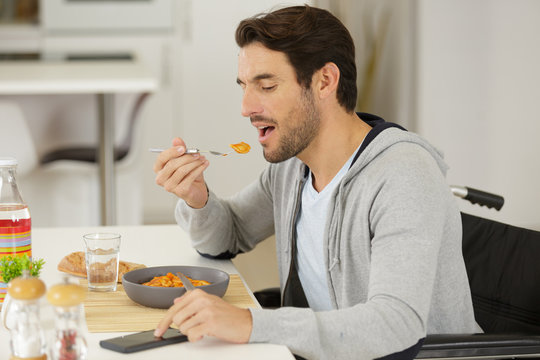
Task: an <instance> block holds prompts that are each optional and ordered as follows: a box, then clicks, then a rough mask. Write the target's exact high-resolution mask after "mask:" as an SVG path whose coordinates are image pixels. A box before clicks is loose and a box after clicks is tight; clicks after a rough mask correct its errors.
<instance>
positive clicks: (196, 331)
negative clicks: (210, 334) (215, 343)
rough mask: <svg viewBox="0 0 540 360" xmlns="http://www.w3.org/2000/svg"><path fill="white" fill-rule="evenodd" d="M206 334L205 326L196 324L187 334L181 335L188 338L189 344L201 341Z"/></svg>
mask: <svg viewBox="0 0 540 360" xmlns="http://www.w3.org/2000/svg"><path fill="white" fill-rule="evenodd" d="M205 332H206V326H205V325H204V324H198V325H196V326H194V327H192V328H191V329H189V330H188V332H187V333H184V332H182V334H184V335H186V336H187V337H188V340H189V342H196V341H199V340H201V339H202V338H203V337H204V335H206V334H205Z"/></svg>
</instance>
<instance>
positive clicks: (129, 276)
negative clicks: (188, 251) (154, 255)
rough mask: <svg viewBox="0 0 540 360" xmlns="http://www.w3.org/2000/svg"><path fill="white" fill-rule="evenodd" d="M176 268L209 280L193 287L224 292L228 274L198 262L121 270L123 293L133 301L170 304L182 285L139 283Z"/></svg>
mask: <svg viewBox="0 0 540 360" xmlns="http://www.w3.org/2000/svg"><path fill="white" fill-rule="evenodd" d="M178 271H180V272H182V273H183V274H184V275H186V276H188V277H190V278H192V279H197V280H206V281H208V282H210V285H204V286H198V287H197V288H198V289H201V290H204V291H206V292H207V293H209V294H214V295H217V296H219V297H222V296H223V295H225V292H226V291H227V287H228V286H229V274H227V273H226V272H224V271H221V270H218V269H212V268H206V267H200V266H156V267H148V268H144V269H137V270H133V271H130V272H127V273H125V274H124V276H123V277H122V285H123V286H124V290H125V291H126V294H127V296H129V298H130V299H131V300H133V301H135V302H136V303H138V304H141V305H144V306H148V307H152V308H159V309H168V308H170V307H171V305H173V303H174V299H175V298H177V297H179V296H182V295H183V294H184V293H185V292H186V289H184V288H183V287H181V288H178V287H175V288H167V287H155V286H147V285H142V283H145V282H147V281H150V280H152V279H153V278H154V277H155V276H163V275H167V273H169V272H170V273H173V274H175V275H176V273H177V272H178Z"/></svg>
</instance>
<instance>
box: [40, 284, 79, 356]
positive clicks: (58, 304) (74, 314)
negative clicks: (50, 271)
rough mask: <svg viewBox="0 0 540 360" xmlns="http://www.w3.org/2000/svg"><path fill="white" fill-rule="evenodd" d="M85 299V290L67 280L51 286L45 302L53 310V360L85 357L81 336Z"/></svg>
mask: <svg viewBox="0 0 540 360" xmlns="http://www.w3.org/2000/svg"><path fill="white" fill-rule="evenodd" d="M85 298H86V289H85V288H83V287H82V286H79V285H76V284H72V283H70V282H69V280H68V278H67V277H66V278H64V282H63V283H61V284H57V285H54V286H52V287H51V288H50V289H49V291H48V292H47V300H48V301H49V303H50V304H51V305H52V306H54V310H55V337H54V340H53V341H52V344H51V347H50V356H51V358H52V359H53V360H84V359H86V356H87V345H86V340H85V338H84V336H83V328H82V311H81V303H82V302H83V301H84V299H85Z"/></svg>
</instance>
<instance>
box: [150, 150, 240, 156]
mask: <svg viewBox="0 0 540 360" xmlns="http://www.w3.org/2000/svg"><path fill="white" fill-rule="evenodd" d="M148 150H149V151H150V152H153V153H160V152H162V151H165V149H157V148H151V149H148ZM199 153H208V154H212V155H216V156H227V155H229V154H230V153H232V151H229V152H227V153H222V152H219V151H213V150H199V149H186V152H185V154H199Z"/></svg>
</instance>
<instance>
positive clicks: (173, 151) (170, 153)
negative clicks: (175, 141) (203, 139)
mask: <svg viewBox="0 0 540 360" xmlns="http://www.w3.org/2000/svg"><path fill="white" fill-rule="evenodd" d="M185 152H186V147H185V146H175V147H171V148H168V149H166V150H164V151H162V152H161V153H160V154H159V155H158V157H157V158H156V161H154V167H153V170H154V172H155V173H156V174H157V173H158V172H159V171H161V170H162V169H163V168H164V167H165V165H167V164H168V163H169V161H171V160H172V159H175V158H179V157H180V156H182V155H184V153H185Z"/></svg>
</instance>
